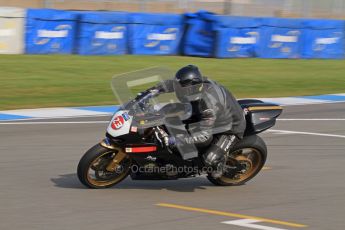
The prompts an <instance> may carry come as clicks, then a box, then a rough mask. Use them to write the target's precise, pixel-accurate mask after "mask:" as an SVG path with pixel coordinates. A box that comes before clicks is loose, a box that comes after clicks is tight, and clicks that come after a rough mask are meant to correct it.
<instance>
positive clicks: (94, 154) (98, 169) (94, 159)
mask: <svg viewBox="0 0 345 230" xmlns="http://www.w3.org/2000/svg"><path fill="white" fill-rule="evenodd" d="M119 151H121V150H120V149H118V150H115V149H107V148H104V147H103V146H101V145H100V144H97V145H95V146H93V147H92V148H91V149H89V150H88V151H87V152H86V153H85V154H84V156H83V157H82V158H81V159H80V161H79V164H78V170H77V171H78V178H79V180H80V182H81V183H82V184H84V185H85V186H87V187H89V188H109V187H111V186H114V185H115V184H118V183H120V182H121V181H122V180H124V179H125V178H126V177H127V176H128V174H129V172H130V168H131V160H130V158H125V159H123V160H122V161H121V162H120V163H119V164H118V165H117V166H116V168H115V169H114V170H113V171H108V170H107V166H108V165H109V164H110V163H111V162H112V160H113V158H114V157H115V156H116V154H119Z"/></svg>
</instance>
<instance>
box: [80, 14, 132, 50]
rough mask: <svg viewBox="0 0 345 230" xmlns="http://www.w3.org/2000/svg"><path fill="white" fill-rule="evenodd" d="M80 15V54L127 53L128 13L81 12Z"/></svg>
mask: <svg viewBox="0 0 345 230" xmlns="http://www.w3.org/2000/svg"><path fill="white" fill-rule="evenodd" d="M79 14H80V15H79V29H78V54H82V55H111V54H126V53H127V27H128V26H127V23H128V14H127V13H121V12H81V13H79Z"/></svg>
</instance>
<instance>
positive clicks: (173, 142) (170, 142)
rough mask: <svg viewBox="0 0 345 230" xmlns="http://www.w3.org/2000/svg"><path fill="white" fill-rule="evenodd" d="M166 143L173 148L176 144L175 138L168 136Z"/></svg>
mask: <svg viewBox="0 0 345 230" xmlns="http://www.w3.org/2000/svg"><path fill="white" fill-rule="evenodd" d="M167 145H168V146H169V147H170V148H174V147H175V146H176V138H175V137H172V136H170V137H168V143H167Z"/></svg>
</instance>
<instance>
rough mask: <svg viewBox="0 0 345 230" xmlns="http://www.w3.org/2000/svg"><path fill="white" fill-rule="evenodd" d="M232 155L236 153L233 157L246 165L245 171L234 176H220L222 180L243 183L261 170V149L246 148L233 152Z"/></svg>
mask: <svg viewBox="0 0 345 230" xmlns="http://www.w3.org/2000/svg"><path fill="white" fill-rule="evenodd" d="M232 155H235V157H233V158H235V159H236V160H237V161H239V162H240V163H241V164H243V165H245V167H246V169H245V172H244V173H237V174H236V175H235V177H234V178H229V177H227V176H224V175H223V176H222V177H220V179H221V180H222V181H224V182H226V183H241V182H242V181H245V180H247V179H248V178H250V177H251V176H253V175H254V174H255V173H256V172H257V171H258V170H259V167H260V165H261V162H262V156H261V154H260V152H259V150H257V149H254V148H244V149H240V150H238V151H236V152H234V153H232ZM229 162H230V163H231V160H228V162H227V164H228V163H229Z"/></svg>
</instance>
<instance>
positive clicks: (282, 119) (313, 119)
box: [277, 118, 345, 121]
mask: <svg viewBox="0 0 345 230" xmlns="http://www.w3.org/2000/svg"><path fill="white" fill-rule="evenodd" d="M277 121H345V118H279V119H277Z"/></svg>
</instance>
